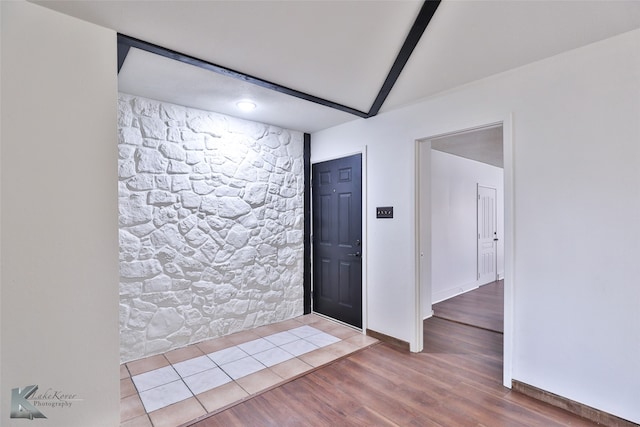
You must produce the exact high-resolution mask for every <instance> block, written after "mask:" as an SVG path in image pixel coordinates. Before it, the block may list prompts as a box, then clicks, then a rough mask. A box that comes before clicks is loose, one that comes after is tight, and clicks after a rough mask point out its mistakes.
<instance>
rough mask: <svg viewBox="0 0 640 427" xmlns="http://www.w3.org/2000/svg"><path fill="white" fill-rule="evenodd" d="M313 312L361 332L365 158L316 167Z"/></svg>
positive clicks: (341, 160) (355, 156) (349, 158)
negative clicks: (363, 173)
mask: <svg viewBox="0 0 640 427" xmlns="http://www.w3.org/2000/svg"><path fill="white" fill-rule="evenodd" d="M312 188H313V310H314V311H315V312H317V313H321V314H324V315H326V316H329V317H331V318H334V319H337V320H340V321H342V322H345V323H348V324H350V325H353V326H356V327H358V328H361V327H362V155H360V154H358V155H354V156H349V157H344V158H342V159H337V160H330V161H327V162H322V163H316V164H314V165H313V181H312Z"/></svg>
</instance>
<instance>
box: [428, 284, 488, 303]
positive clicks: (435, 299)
mask: <svg viewBox="0 0 640 427" xmlns="http://www.w3.org/2000/svg"><path fill="white" fill-rule="evenodd" d="M474 289H478V284H477V283H476V282H471V283H467V284H465V285H462V286H456V287H453V288H448V289H444V290H442V291H438V292H434V293H433V295H432V304H436V303H439V302H441V301H444V300H447V299H449V298H453V297H455V296H456V295H460V294H464V293H465V292H469V291H472V290H474Z"/></svg>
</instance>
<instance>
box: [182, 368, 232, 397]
mask: <svg viewBox="0 0 640 427" xmlns="http://www.w3.org/2000/svg"><path fill="white" fill-rule="evenodd" d="M183 379H184V382H185V383H186V384H187V386H188V387H189V388H190V389H191V391H192V392H193V394H200V393H204V392H205V391H209V390H211V389H214V388H216V387H219V386H221V385H222V384H226V383H228V382H231V378H229V376H228V375H227V374H225V373H224V372H223V371H222V370H221V369H220V368H214V369H209V370H208V371H204V372H200V373H198V374H195V375H191V376H190V377H186V378H183Z"/></svg>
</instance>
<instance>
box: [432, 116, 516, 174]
mask: <svg viewBox="0 0 640 427" xmlns="http://www.w3.org/2000/svg"><path fill="white" fill-rule="evenodd" d="M502 132H503V129H502V125H497V126H489V127H485V128H481V129H473V130H469V131H466V132H458V133H455V134H452V135H445V136H441V137H437V138H433V139H432V140H431V149H432V150H437V151H442V152H445V153H449V154H453V155H456V156H460V157H464V158H466V159H471V160H475V161H477V162H481V163H486V164H489V165H492V166H496V167H499V168H501V169H502V168H504V155H503V148H502V147H503V144H502Z"/></svg>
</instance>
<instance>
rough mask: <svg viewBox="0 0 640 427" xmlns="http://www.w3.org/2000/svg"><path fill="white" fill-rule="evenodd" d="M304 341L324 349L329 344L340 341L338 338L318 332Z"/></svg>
mask: <svg viewBox="0 0 640 427" xmlns="http://www.w3.org/2000/svg"><path fill="white" fill-rule="evenodd" d="M305 341H309V342H310V343H312V344H315V345H317V346H318V347H325V346H328V345H330V344H334V343H337V342H338V341H340V338H336V337H334V336H333V335H329V334H326V333H324V332H320V333H319V334H316V335H311V336H310V337H306V338H305Z"/></svg>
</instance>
